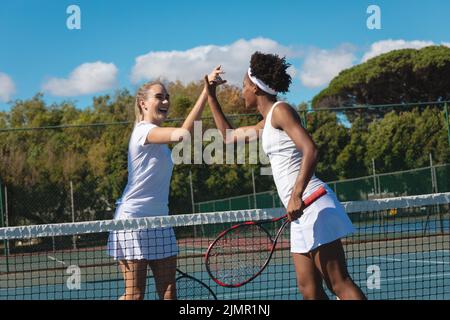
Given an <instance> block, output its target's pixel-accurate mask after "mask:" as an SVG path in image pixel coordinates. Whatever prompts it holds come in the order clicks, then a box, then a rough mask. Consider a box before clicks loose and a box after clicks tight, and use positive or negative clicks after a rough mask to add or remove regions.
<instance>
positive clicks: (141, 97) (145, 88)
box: [134, 80, 166, 124]
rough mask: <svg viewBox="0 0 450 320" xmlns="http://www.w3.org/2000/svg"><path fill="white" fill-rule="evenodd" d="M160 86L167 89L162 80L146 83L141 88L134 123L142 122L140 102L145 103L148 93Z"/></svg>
mask: <svg viewBox="0 0 450 320" xmlns="http://www.w3.org/2000/svg"><path fill="white" fill-rule="evenodd" d="M158 84H159V85H160V86H162V87H163V88H164V89H166V86H165V85H164V83H162V82H161V81H160V80H155V81H150V82H146V83H144V84H143V85H142V86H140V87H139V89H138V91H137V92H136V98H135V101H134V123H135V124H136V123H139V122H140V121H142V118H143V114H142V109H141V107H140V106H139V102H140V101H145V100H147V98H148V91H149V90H150V89H151V88H152V87H153V86H155V85H158Z"/></svg>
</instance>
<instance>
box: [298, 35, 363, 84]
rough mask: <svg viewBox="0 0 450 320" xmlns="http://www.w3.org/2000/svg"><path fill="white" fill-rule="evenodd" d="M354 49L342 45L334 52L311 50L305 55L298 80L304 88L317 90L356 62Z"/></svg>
mask: <svg viewBox="0 0 450 320" xmlns="http://www.w3.org/2000/svg"><path fill="white" fill-rule="evenodd" d="M355 50H356V49H355V48H354V47H353V46H351V45H347V44H345V45H342V46H340V47H339V48H337V49H334V50H323V49H318V48H312V49H310V50H308V52H307V53H306V54H305V59H304V62H303V65H302V67H301V70H300V80H301V82H302V84H303V85H304V86H305V87H308V88H317V87H321V86H323V85H326V84H328V82H330V80H332V79H333V78H334V77H335V76H337V75H338V74H339V72H341V71H342V70H344V69H347V68H350V67H351V66H352V65H353V62H354V61H355V60H356V56H355V54H354V52H355Z"/></svg>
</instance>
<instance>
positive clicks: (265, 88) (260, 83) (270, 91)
mask: <svg viewBox="0 0 450 320" xmlns="http://www.w3.org/2000/svg"><path fill="white" fill-rule="evenodd" d="M247 74H248V77H249V78H250V80H252V82H253V83H254V84H256V85H257V86H258V88H260V89H261V90H262V91H264V92H267V93H268V94H271V95H273V96H276V95H277V93H278V92H276V91H275V90H273V89H272V88H271V87H269V86H268V85H267V84H265V83H264V82H263V81H261V80H259V79H258V78H256V77H254V76H252V70H251V69H250V68H248V71H247Z"/></svg>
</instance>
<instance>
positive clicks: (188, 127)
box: [146, 66, 223, 144]
mask: <svg viewBox="0 0 450 320" xmlns="http://www.w3.org/2000/svg"><path fill="white" fill-rule="evenodd" d="M221 73H223V72H222V70H221V67H220V66H218V67H216V68H215V69H214V70H213V71H212V72H211V73H210V74H209V76H207V78H208V79H209V81H213V80H214V79H215V78H216V77H217V76H218V75H219V74H221ZM207 97H208V94H207V92H206V88H203V91H202V93H201V94H200V96H199V97H198V99H197V102H196V103H195V105H194V107H193V108H192V110H191V112H189V115H188V116H187V117H186V120H184V122H183V124H182V125H181V127H178V128H177V127H158V128H154V129H153V130H151V131H150V132H149V134H148V136H147V140H146V144H148V143H156V144H167V143H173V142H179V141H181V140H183V139H184V138H185V137H187V136H188V135H189V134H191V133H192V131H193V129H194V122H195V121H197V120H200V117H201V115H202V112H203V109H204V107H205V103H206V100H207Z"/></svg>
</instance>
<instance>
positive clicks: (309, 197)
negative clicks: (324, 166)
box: [303, 186, 327, 207]
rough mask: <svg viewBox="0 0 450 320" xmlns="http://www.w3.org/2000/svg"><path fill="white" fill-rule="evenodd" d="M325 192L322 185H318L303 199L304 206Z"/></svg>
mask: <svg viewBox="0 0 450 320" xmlns="http://www.w3.org/2000/svg"><path fill="white" fill-rule="evenodd" d="M325 194H327V190H326V189H325V188H324V187H323V186H320V187H319V188H317V190H316V191H314V192H313V193H311V194H310V195H309V196H308V197H307V198H306V199H305V200H303V203H304V204H305V207H308V206H309V205H310V204H311V203H313V202H314V201H316V200H317V199H319V198H320V197H321V196H323V195H325Z"/></svg>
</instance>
